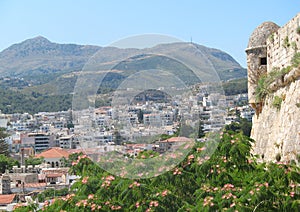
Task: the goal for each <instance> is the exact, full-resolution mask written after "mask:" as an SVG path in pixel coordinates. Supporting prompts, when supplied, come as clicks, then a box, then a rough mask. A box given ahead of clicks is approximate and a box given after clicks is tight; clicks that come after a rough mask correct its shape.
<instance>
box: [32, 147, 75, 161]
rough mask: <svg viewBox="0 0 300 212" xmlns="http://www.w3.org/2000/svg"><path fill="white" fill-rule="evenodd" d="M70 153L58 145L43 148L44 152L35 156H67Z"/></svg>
mask: <svg viewBox="0 0 300 212" xmlns="http://www.w3.org/2000/svg"><path fill="white" fill-rule="evenodd" d="M69 155H70V153H69V152H67V151H66V150H64V149H62V148H58V147H52V148H50V149H47V150H45V151H44V152H42V153H40V154H37V155H36V156H35V157H37V158H40V157H44V158H62V157H65V158H69Z"/></svg>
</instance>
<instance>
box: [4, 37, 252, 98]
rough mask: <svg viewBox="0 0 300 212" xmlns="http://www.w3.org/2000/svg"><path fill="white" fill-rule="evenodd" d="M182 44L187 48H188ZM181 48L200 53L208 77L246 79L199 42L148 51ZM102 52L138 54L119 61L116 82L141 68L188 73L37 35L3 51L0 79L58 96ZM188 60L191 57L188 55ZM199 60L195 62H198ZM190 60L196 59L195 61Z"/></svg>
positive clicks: (153, 60) (232, 62) (106, 49)
mask: <svg viewBox="0 0 300 212" xmlns="http://www.w3.org/2000/svg"><path fill="white" fill-rule="evenodd" d="M183 44H184V45H186V46H187V48H186V47H185V46H184V45H183ZM180 45H183V47H181V49H180V51H181V52H180V54H183V56H185V54H186V55H188V54H190V53H191V51H194V50H191V49H189V48H188V46H189V45H193V46H194V47H195V48H196V49H198V50H199V53H198V54H199V55H200V57H199V58H200V60H202V61H200V64H202V66H203V67H201V69H203V70H204V71H203V74H205V68H206V69H207V67H208V66H210V67H212V66H213V68H214V69H215V70H216V72H217V74H218V75H219V77H220V79H221V80H228V79H235V78H243V77H246V76H247V71H246V69H244V68H243V67H242V66H241V65H240V64H239V63H238V62H237V61H236V60H235V59H234V58H233V57H232V56H231V55H229V54H228V53H226V52H224V51H222V50H219V49H216V48H209V47H206V46H204V45H199V44H196V43H167V44H159V45H157V46H154V47H151V48H147V51H148V50H150V51H153V52H164V49H166V48H171V50H172V48H173V49H176V48H177V47H178V46H180ZM99 50H103V52H105V57H107V58H108V59H109V58H114V57H116V55H123V56H124V55H125V58H127V57H126V55H132V54H136V55H137V57H136V58H134V57H130V56H128V59H127V60H124V61H122V62H120V64H118V65H117V66H116V67H117V68H118V70H120V71H121V74H120V76H119V75H115V76H116V79H117V78H122V77H123V75H124V74H125V75H128V74H129V73H131V72H130V71H132V70H138V69H140V68H141V67H142V68H143V67H148V69H155V68H162V69H165V68H169V66H172V65H173V66H172V68H173V69H174V70H175V72H177V73H179V72H182V70H187V69H183V68H182V67H181V68H180V67H177V66H175V65H174V64H175V63H172V62H171V63H170V61H168V60H169V59H168V58H167V59H165V60H163V59H162V58H161V57H160V56H159V55H154V56H153V57H148V58H147V57H145V56H144V57H143V56H140V54H141V53H142V52H143V49H142V50H141V49H134V48H127V49H126V48H124V49H121V48H117V47H112V46H109V47H100V46H95V45H78V44H59V43H54V42H51V41H49V40H48V39H47V38H45V37H43V36H37V37H34V38H30V39H27V40H24V41H22V42H20V43H16V44H13V45H11V46H9V47H8V48H6V49H4V50H3V51H1V52H0V77H18V78H24V79H25V80H27V84H30V85H31V87H29V88H28V87H26V88H25V90H26V89H27V90H30V91H38V92H39V91H43V92H45V93H47V94H55V92H54V93H51V92H48V91H50V90H57V89H56V88H55V89H54V87H57V86H61V84H57V83H58V82H61V81H63V82H64V83H68V82H67V80H66V79H67V78H70V74H71V75H72V76H73V75H74V77H75V75H76V73H78V72H79V71H81V70H82V69H83V67H84V66H85V64H86V63H87V62H88V61H89V59H90V58H91V57H92V56H93V55H95V54H96V53H97V52H98V51H99ZM138 57H140V58H139V60H137V58H138ZM186 58H188V57H187V56H186ZM199 58H198V57H197V58H196V59H197V60H198V59H199ZM191 59H194V60H195V58H191ZM207 61H209V63H210V64H208V62H207ZM156 63H159V64H156ZM126 67H130V69H131V70H128V68H126ZM126 72H127V73H126ZM72 73H74V74H72ZM190 79H191V77H190ZM115 81H116V80H115V79H114V78H111V79H110V82H112V83H113V84H114V86H116V82H115ZM74 82H76V80H74V78H72V77H71V78H70V83H71V85H67V87H68V89H67V90H66V91H65V92H66V93H69V92H70V89H71V90H72V88H73V87H74ZM107 84H109V83H107ZM0 86H1V82H0ZM43 86H44V87H43ZM60 90H61V89H60Z"/></svg>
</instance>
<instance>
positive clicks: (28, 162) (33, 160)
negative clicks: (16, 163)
mask: <svg viewBox="0 0 300 212" xmlns="http://www.w3.org/2000/svg"><path fill="white" fill-rule="evenodd" d="M43 161H44V158H43V157H41V158H34V157H31V156H30V157H29V158H26V159H25V165H26V166H28V165H32V166H36V165H40V164H42V163H43Z"/></svg>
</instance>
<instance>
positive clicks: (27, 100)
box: [0, 89, 72, 114]
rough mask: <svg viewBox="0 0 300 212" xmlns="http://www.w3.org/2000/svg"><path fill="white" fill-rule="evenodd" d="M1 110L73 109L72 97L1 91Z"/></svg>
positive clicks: (22, 111)
mask: <svg viewBox="0 0 300 212" xmlns="http://www.w3.org/2000/svg"><path fill="white" fill-rule="evenodd" d="M0 96H1V98H0V110H1V112H2V113H6V114H10V113H25V112H27V113H30V114H34V113H37V112H40V111H46V112H53V111H62V110H65V111H66V110H68V109H70V108H71V107H72V98H71V95H59V96H54V95H53V96H48V95H41V94H39V93H36V92H32V93H31V94H30V95H26V94H23V93H21V92H19V91H12V90H6V89H0Z"/></svg>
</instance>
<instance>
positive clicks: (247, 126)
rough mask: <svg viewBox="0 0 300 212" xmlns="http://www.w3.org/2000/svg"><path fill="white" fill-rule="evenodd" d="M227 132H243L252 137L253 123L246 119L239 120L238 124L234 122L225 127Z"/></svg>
mask: <svg viewBox="0 0 300 212" xmlns="http://www.w3.org/2000/svg"><path fill="white" fill-rule="evenodd" d="M225 129H226V130H232V131H234V132H240V131H241V132H242V133H243V134H244V135H246V136H248V137H250V135H251V129H252V123H251V122H250V121H248V120H247V119H245V118H239V121H238V122H232V123H231V124H229V125H226V126H225Z"/></svg>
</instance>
